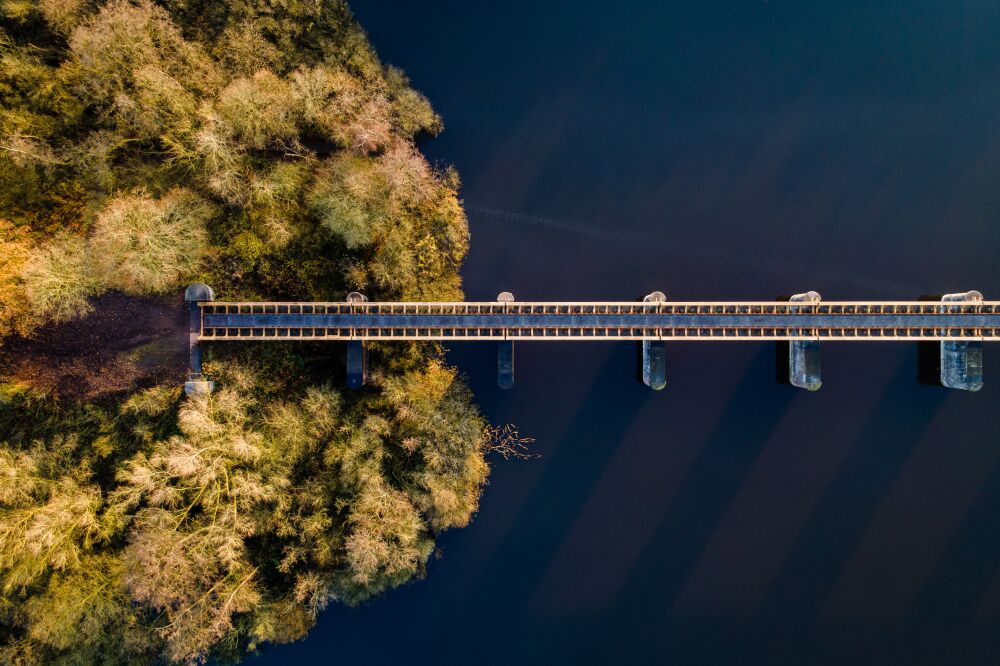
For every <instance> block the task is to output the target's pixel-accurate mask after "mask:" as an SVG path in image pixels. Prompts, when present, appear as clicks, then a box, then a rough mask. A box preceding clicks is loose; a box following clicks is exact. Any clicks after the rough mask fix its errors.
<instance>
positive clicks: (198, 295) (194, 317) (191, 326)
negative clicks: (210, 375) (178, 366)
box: [184, 282, 215, 395]
mask: <svg viewBox="0 0 1000 666" xmlns="http://www.w3.org/2000/svg"><path fill="white" fill-rule="evenodd" d="M212 300H215V294H213V293H212V288H211V287H209V286H208V285H207V284H202V283H200V282H195V283H193V284H189V285H188V287H187V289H185V290H184V303H185V305H187V310H188V359H189V360H188V374H187V381H186V382H184V394H185V395H207V394H209V393H211V392H212V391H213V390H214V389H215V382H210V381H206V380H205V378H204V377H203V376H202V374H201V342H200V341H199V340H198V334H199V333H200V332H201V308H200V307H199V306H198V304H199V303H205V302H208V301H212Z"/></svg>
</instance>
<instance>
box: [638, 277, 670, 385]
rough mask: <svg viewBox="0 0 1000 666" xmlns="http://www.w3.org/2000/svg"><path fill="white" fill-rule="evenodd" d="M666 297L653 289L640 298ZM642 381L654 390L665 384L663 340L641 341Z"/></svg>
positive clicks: (658, 300)
mask: <svg viewBox="0 0 1000 666" xmlns="http://www.w3.org/2000/svg"><path fill="white" fill-rule="evenodd" d="M666 300H667V297H666V296H665V295H664V293H663V292H662V291H654V292H653V293H652V294H648V295H647V296H646V297H645V298H643V299H642V302H643V303H663V302H664V301H666ZM642 383H643V384H645V385H646V386H648V387H649V388H651V389H653V390H654V391H662V390H663V388H664V387H666V385H667V343H665V342H664V341H663V340H643V341H642Z"/></svg>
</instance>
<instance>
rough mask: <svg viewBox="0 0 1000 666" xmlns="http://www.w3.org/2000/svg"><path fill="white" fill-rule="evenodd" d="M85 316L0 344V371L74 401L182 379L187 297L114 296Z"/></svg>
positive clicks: (98, 300) (99, 302)
mask: <svg viewBox="0 0 1000 666" xmlns="http://www.w3.org/2000/svg"><path fill="white" fill-rule="evenodd" d="M91 303H92V304H93V306H94V311H93V312H92V313H91V314H89V315H88V316H86V317H84V318H83V319H78V320H76V321H71V322H67V323H65V324H58V325H51V326H45V327H43V328H41V329H39V330H37V331H35V333H34V334H32V336H31V337H30V338H17V337H14V338H9V339H7V340H4V341H3V343H2V346H0V374H2V375H4V376H5V377H7V378H9V379H14V380H16V381H19V382H23V383H26V384H29V385H31V386H34V387H36V388H39V389H42V390H44V391H49V392H53V393H55V394H57V395H59V396H61V397H64V398H69V399H72V400H86V399H90V398H96V397H100V396H105V395H111V394H114V393H122V392H131V391H135V390H136V389H139V388H143V387H146V386H151V385H153V384H157V383H161V382H176V383H178V384H179V383H181V382H183V381H184V378H185V376H186V372H187V363H188V356H187V351H188V349H187V344H188V328H187V311H186V309H185V308H184V301H183V298H182V297H181V296H180V295H179V294H178V296H177V297H174V298H142V297H138V296H128V295H125V294H121V293H117V292H112V293H109V294H105V295H103V296H99V297H98V298H95V299H94V300H93V301H91Z"/></svg>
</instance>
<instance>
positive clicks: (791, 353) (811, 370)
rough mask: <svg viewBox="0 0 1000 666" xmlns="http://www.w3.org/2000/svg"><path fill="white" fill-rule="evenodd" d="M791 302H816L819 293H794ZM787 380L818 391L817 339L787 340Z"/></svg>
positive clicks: (818, 357) (820, 381)
mask: <svg viewBox="0 0 1000 666" xmlns="http://www.w3.org/2000/svg"><path fill="white" fill-rule="evenodd" d="M788 300H789V301H790V302H792V303H818V302H819V301H820V295H819V294H818V293H816V292H815V291H809V292H806V293H804V294H795V295H794V296H792V297H791V298H790V299H788ZM788 381H789V383H790V384H791V385H792V386H797V387H799V388H804V389H806V390H808V391H818V390H819V387H820V386H822V385H823V379H822V375H821V365H820V356H819V341H818V340H789V341H788Z"/></svg>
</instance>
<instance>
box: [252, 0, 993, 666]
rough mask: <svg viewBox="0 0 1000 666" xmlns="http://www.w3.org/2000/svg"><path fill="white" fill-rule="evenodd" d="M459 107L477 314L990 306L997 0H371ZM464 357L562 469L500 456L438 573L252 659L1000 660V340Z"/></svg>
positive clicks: (540, 349)
mask: <svg viewBox="0 0 1000 666" xmlns="http://www.w3.org/2000/svg"><path fill="white" fill-rule="evenodd" d="M355 10H356V12H357V14H358V17H359V19H360V20H361V22H362V24H363V25H365V26H366V28H367V29H368V30H369V32H370V35H371V38H372V41H373V42H374V44H375V46H376V48H377V49H378V50H379V52H380V54H381V56H382V57H383V59H384V60H386V61H387V62H390V63H392V64H395V65H398V66H399V67H401V68H403V69H404V70H405V71H406V72H407V73H408V74H409V75H410V77H411V78H412V79H413V82H414V85H415V86H416V87H417V88H418V89H420V90H422V91H424V92H425V93H426V94H427V95H428V97H429V98H430V99H431V101H432V102H433V104H434V106H435V108H436V109H437V110H438V111H439V112H440V113H441V114H442V116H443V117H444V119H445V128H446V129H445V132H444V134H443V135H442V136H441V137H439V138H437V139H435V140H433V141H431V142H429V143H427V144H426V145H425V146H424V149H425V151H426V153H427V154H428V155H429V157H430V158H431V159H432V160H438V161H440V162H441V163H445V164H447V163H450V164H454V165H455V166H456V167H457V168H458V170H459V172H460V173H461V175H462V178H463V183H464V186H463V194H464V197H465V202H466V206H467V209H468V211H469V220H470V226H471V229H472V250H471V253H470V255H469V258H468V261H467V263H466V265H465V269H464V275H465V288H466V294H467V296H468V298H470V299H472V300H492V299H494V298H495V297H496V295H497V294H498V293H499V292H500V291H504V290H510V291H512V292H513V293H514V294H515V296H516V297H517V298H518V299H520V300H572V299H578V300H598V299H610V300H616V299H620V300H632V299H638V298H641V297H642V296H643V295H645V294H647V293H649V292H651V291H653V290H662V291H664V292H665V293H666V294H667V295H668V297H670V298H674V299H678V300H698V299H703V300H712V299H768V298H772V297H775V296H778V295H782V294H783V295H788V294H793V293H798V292H804V291H808V290H810V289H815V290H817V291H819V292H820V293H821V294H823V296H824V297H825V298H826V299H828V300H836V299H849V298H871V299H894V298H899V299H909V298H915V297H919V296H920V295H922V294H940V293H946V292H952V291H965V290H968V289H979V290H980V291H982V292H983V293H984V294H985V295H986V297H987V298H990V297H994V298H997V297H1000V267H998V266H997V263H998V262H997V259H998V258H1000V4H998V3H996V2H995V1H994V0H990V1H987V0H981V1H979V0H977V1H968V2H952V3H941V2H927V1H917V2H914V1H907V2H903V1H895V2H886V1H883V2H854V1H842V2H833V3H811V2H792V1H791V0H784V1H782V0H770V1H759V2H716V1H712V0H707V1H706V0H697V1H695V0H692V1H689V2H662V1H661V2H652V1H649V2H640V1H634V2H626V3H608V2H598V1H596V0H578V1H577V2H573V3H538V2H530V1H526V0H508V1H507V2H504V3H480V2H465V1H463V2H460V1H457V0H450V1H441V2H434V3H409V2H390V1H388V0H358V1H357V2H356V3H355ZM516 354H517V376H516V380H517V386H516V387H515V388H514V390H512V391H510V392H502V391H500V390H499V389H497V388H496V385H495V380H496V375H495V368H496V365H495V364H496V357H495V348H494V347H493V345H489V344H479V345H477V344H465V345H461V344H458V343H456V344H454V345H453V349H452V352H451V354H450V358H451V359H452V361H453V362H454V363H456V364H458V365H459V366H460V367H461V368H462V370H463V371H464V372H465V373H467V375H468V377H469V380H470V382H471V384H472V386H473V388H474V390H475V392H476V395H477V396H478V398H479V400H480V403H481V405H482V408H483V410H484V411H485V413H486V414H487V415H488V417H489V418H490V419H491V420H492V421H493V422H496V423H507V422H512V423H516V424H518V425H519V426H520V428H521V431H522V432H523V433H525V434H529V435H531V436H534V437H536V438H537V440H538V441H537V443H536V448H537V451H538V452H539V453H541V454H542V458H541V459H540V460H536V461H530V462H514V461H511V462H504V461H503V460H499V459H498V460H494V461H493V474H492V476H491V478H490V485H489V486H488V487H487V488H486V492H485V495H484V497H483V501H482V505H481V508H480V511H479V513H478V515H477V516H476V518H475V520H474V522H473V524H472V525H471V526H470V527H469V528H467V529H464V530H457V531H453V532H449V533H446V534H445V535H443V536H442V538H441V539H440V542H439V543H440V547H441V551H442V552H441V557H440V558H439V559H434V560H433V561H432V562H431V565H430V571H429V575H428V576H427V578H426V579H425V580H423V581H418V582H415V583H413V584H411V585H408V586H406V587H404V588H402V589H400V590H396V591H394V592H391V593H390V594H388V595H386V596H385V597H384V598H382V599H380V600H378V601H375V602H373V603H371V604H369V605H366V606H364V607H362V608H357V609H347V608H342V607H336V606H335V607H331V608H330V609H328V610H327V611H326V612H325V613H324V614H323V615H322V617H321V618H320V620H319V624H318V626H317V627H316V628H315V629H314V630H313V632H312V633H311V634H310V636H309V638H308V639H306V640H305V641H303V642H300V643H296V644H293V645H288V646H278V647H274V648H268V649H267V650H266V651H265V654H264V655H263V656H262V657H261V658H260V659H258V660H257V661H256V663H258V664H268V665H270V664H285V663H317V664H321V663H345V664H361V663H381V664H517V663H529V664H535V663H546V664H548V663H588V664H589V663H601V664H618V663H673V664H688V663H692V664H708V663H713V664H725V663H737V662H738V663H744V664H756V663H759V664H785V663H788V664H792V663H809V664H826V663H829V664H839V663H848V662H855V663H873V664H892V663H898V664H923V663H926V664H939V663H956V664H957V663H961V664H970V663H997V661H998V659H1000V656H998V655H1000V344H998V345H995V346H987V347H986V367H985V381H986V386H985V388H984V389H983V390H982V391H981V392H979V393H976V394H967V393H961V392H951V391H946V390H945V389H942V388H937V387H933V386H928V385H923V384H919V383H918V382H917V381H916V377H917V350H916V346H915V345H907V344H877V343H868V344H866V343H857V344H828V345H826V346H825V347H824V350H823V370H824V376H823V379H824V385H823V388H822V389H821V390H820V391H819V392H818V393H815V394H810V393H807V392H804V391H800V390H796V389H794V388H792V387H790V386H787V385H781V384H778V383H776V382H775V359H774V356H775V352H774V347H773V345H770V344H759V345H758V344H751V343H746V344H735V345H727V344H723V343H716V344H707V343H678V344H673V345H670V346H669V347H668V361H667V362H668V386H667V389H666V390H664V391H662V392H659V393H654V392H652V391H649V390H648V389H646V388H645V387H644V386H642V385H641V384H639V383H638V381H637V380H636V348H635V343H576V344H547V343H534V344H521V345H519V346H518V347H517V351H516Z"/></svg>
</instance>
